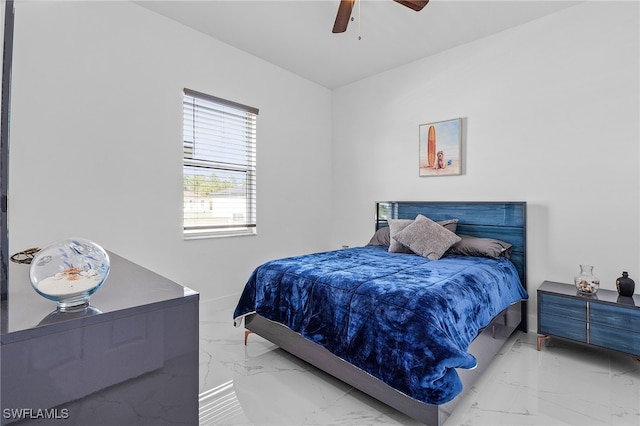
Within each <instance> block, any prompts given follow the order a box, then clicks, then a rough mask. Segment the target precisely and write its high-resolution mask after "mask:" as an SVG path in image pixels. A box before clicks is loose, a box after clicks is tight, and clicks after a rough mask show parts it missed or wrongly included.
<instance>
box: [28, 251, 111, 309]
mask: <svg viewBox="0 0 640 426" xmlns="http://www.w3.org/2000/svg"><path fill="white" fill-rule="evenodd" d="M109 266H110V263H109V255H108V254H107V252H106V251H104V249H103V248H102V247H100V246H99V245H97V244H96V243H94V242H91V241H89V240H85V239H82V238H70V239H67V240H63V241H59V242H57V243H55V244H52V245H50V246H49V247H47V248H44V249H42V250H41V251H39V252H38V253H37V254H36V255H35V257H34V258H33V261H32V262H31V268H30V269H29V278H30V279H31V285H32V286H33V288H34V290H35V291H36V292H38V294H40V295H41V296H43V297H46V298H47V299H50V300H53V301H55V302H57V303H58V309H59V310H60V311H62V312H67V311H74V310H77V309H81V308H83V307H86V306H88V305H89V297H90V296H91V295H92V294H93V293H95V292H96V291H97V290H98V289H99V288H100V286H102V283H104V280H106V279H107V275H109Z"/></svg>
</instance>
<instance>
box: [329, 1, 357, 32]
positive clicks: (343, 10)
mask: <svg viewBox="0 0 640 426" xmlns="http://www.w3.org/2000/svg"><path fill="white" fill-rule="evenodd" d="M355 1H356V0H340V6H338V14H337V15H336V22H335V23H334V24H333V30H332V31H331V32H333V33H343V32H345V31H347V25H349V19H351V11H352V10H353V4H354V3H355Z"/></svg>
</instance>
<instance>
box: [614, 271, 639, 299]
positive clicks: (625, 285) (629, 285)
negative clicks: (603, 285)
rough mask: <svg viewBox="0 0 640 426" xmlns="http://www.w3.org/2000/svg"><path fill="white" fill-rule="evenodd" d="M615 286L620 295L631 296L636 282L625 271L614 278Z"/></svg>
mask: <svg viewBox="0 0 640 426" xmlns="http://www.w3.org/2000/svg"><path fill="white" fill-rule="evenodd" d="M616 288H617V289H618V294H620V296H627V297H631V296H633V292H634V291H635V290H636V283H635V282H634V281H633V280H632V279H631V278H629V274H628V273H627V272H626V271H625V272H623V273H622V276H621V277H620V278H618V279H617V280H616Z"/></svg>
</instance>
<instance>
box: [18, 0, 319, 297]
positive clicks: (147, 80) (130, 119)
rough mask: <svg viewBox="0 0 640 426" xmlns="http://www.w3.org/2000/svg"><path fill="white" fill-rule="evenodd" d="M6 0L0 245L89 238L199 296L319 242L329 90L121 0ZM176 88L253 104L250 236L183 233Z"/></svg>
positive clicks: (230, 288)
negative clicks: (9, 27) (1, 230)
mask: <svg viewBox="0 0 640 426" xmlns="http://www.w3.org/2000/svg"><path fill="white" fill-rule="evenodd" d="M15 6H16V25H15V53H14V66H13V93H12V96H13V98H12V111H11V113H12V117H11V144H10V146H11V152H10V162H11V167H10V179H9V183H10V189H9V199H10V209H9V215H10V219H9V240H10V245H9V246H10V247H9V252H10V253H14V252H16V251H19V250H23V249H26V248H29V247H33V246H40V247H42V246H44V245H47V244H49V243H52V242H55V241H58V240H60V239H64V238H66V237H69V236H80V237H85V238H89V239H91V240H93V241H95V242H97V243H99V244H101V245H102V246H103V247H105V248H106V249H108V250H111V251H113V252H115V253H117V254H120V255H122V256H125V257H127V258H129V259H131V260H133V261H135V262H137V263H139V264H141V265H143V266H145V267H147V268H149V269H151V270H154V271H156V272H159V273H161V274H163V275H165V276H167V277H169V278H171V279H173V280H176V281H177V282H179V283H181V284H183V285H186V286H189V287H192V288H194V289H196V290H198V291H200V292H201V297H202V299H211V298H217V297H223V296H227V295H231V294H237V293H239V292H240V291H241V290H242V286H243V285H244V283H245V282H246V280H247V278H248V276H249V274H250V272H251V271H252V270H253V268H255V267H256V266H258V264H260V263H261V262H264V261H266V260H268V259H270V258H273V257H276V256H283V255H293V254H299V253H301V252H311V251H317V250H324V249H327V248H329V238H330V237H329V235H328V233H327V231H326V228H327V226H328V224H327V223H326V219H327V217H329V213H330V201H331V198H330V190H331V188H330V183H331V175H330V173H331V166H330V160H331V158H330V148H331V146H330V145H331V144H330V136H331V130H330V129H331V121H330V120H331V114H330V109H331V92H330V91H329V90H327V89H325V88H322V87H320V86H318V85H316V84H313V83H310V82H308V81H306V80H303V79H301V78H299V77H297V76H295V75H293V74H291V73H289V72H287V71H284V70H282V69H280V68H278V67H275V66H273V65H271V64H269V63H266V62H264V61H262V60H260V59H257V58H255V57H253V56H250V55H247V54H245V53H243V52H241V51H239V50H237V49H234V48H231V47H230V46H228V45H225V44H223V43H220V42H218V41H216V40H213V39H211V38H210V37H207V36H205V35H203V34H201V33H198V32H196V31H193V30H191V29H188V28H186V27H184V26H182V25H180V24H177V23H175V22H173V21H170V20H168V19H166V18H164V17H162V16H160V15H158V14H155V13H153V12H150V11H148V10H146V9H144V8H141V7H139V6H138V5H135V4H132V3H129V2H59V1H56V2H16V5H15ZM184 87H187V88H190V89H193V90H198V91H201V92H205V93H210V94H212V95H215V96H219V97H222V98H227V99H230V100H233V101H236V102H240V103H244V104H247V105H251V106H254V107H257V108H259V109H260V115H259V117H258V152H257V155H258V216H257V217H258V235H257V236H251V237H250V236H245V237H237V238H224V239H207V240H198V241H184V240H183V238H182V206H183V201H182V157H181V155H182V89H183V88H184ZM318 224H320V225H321V226H318Z"/></svg>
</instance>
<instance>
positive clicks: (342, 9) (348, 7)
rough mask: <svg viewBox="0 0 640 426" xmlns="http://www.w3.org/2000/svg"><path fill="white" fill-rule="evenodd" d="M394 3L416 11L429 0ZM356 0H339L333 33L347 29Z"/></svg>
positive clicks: (404, 0)
mask: <svg viewBox="0 0 640 426" xmlns="http://www.w3.org/2000/svg"><path fill="white" fill-rule="evenodd" d="M393 1H395V2H396V3H400V4H401V5H403V6H407V7H408V8H409V9H413V10H415V11H416V12H419V11H421V10H422V8H423V7H425V6H426V5H427V3H429V0H393ZM355 2H356V0H340V6H338V14H337V15H336V22H335V23H334V24H333V30H332V32H333V33H343V32H345V31H346V30H347V25H348V24H349V19H351V11H352V10H353V5H354V3H355Z"/></svg>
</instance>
